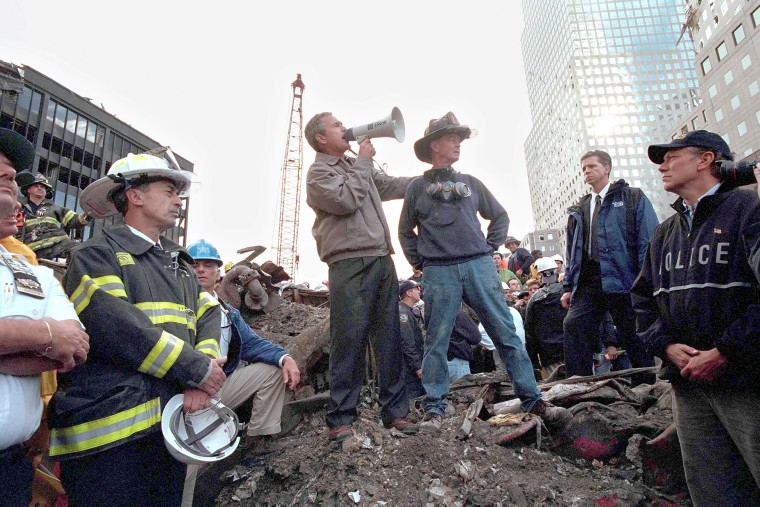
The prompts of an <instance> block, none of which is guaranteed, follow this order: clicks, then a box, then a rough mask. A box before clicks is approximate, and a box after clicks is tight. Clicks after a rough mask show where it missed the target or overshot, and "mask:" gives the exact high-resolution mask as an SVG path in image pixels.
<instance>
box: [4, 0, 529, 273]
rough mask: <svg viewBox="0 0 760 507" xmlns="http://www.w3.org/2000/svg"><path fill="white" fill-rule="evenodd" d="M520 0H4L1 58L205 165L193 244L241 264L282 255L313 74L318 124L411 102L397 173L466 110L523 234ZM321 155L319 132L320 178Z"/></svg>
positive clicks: (411, 170)
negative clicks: (289, 183) (283, 211)
mask: <svg viewBox="0 0 760 507" xmlns="http://www.w3.org/2000/svg"><path fill="white" fill-rule="evenodd" d="M519 3H520V2H518V1H508V2H469V3H464V2H453V1H449V0H436V1H428V0H420V1H414V2H410V1H398V0H386V1H383V2H343V1H332V2H313V1H311V2H309V1H290V2H262V3H259V2H255V3H254V2H236V3H232V2H199V1H182V2H178V1H177V2H175V1H152V2H147V1H144V0H132V1H130V2H103V1H74V0H72V1H68V2H60V1H40V0H23V1H22V0H0V9H1V10H2V12H3V16H4V18H5V19H6V21H7V22H6V23H4V26H3V29H2V30H0V59H1V60H5V61H9V62H12V63H16V64H25V65H29V66H31V67H34V68H35V69H36V70H38V71H40V72H42V73H43V74H46V75H47V76H49V77H51V78H52V79H54V80H56V81H58V82H59V83H61V84H62V85H64V86H66V87H68V88H70V89H71V90H73V91H74V92H75V93H77V94H79V95H82V96H85V97H90V98H92V101H93V103H95V104H100V103H103V105H104V106H105V108H106V110H107V111H109V112H110V113H112V114H115V115H116V116H117V117H118V118H120V119H121V120H123V121H125V122H126V123H129V124H130V125H132V126H134V127H135V128H137V129H138V130H140V131H142V132H144V133H145V134H147V135H148V136H150V137H152V138H153V139H155V140H157V141H158V142H160V143H162V144H165V145H170V146H171V147H172V149H173V150H174V151H175V152H177V153H179V154H180V155H182V156H183V157H185V158H187V159H188V160H190V161H192V162H193V163H194V164H195V170H196V172H197V173H198V174H199V176H200V178H201V179H202V180H203V188H202V190H201V192H200V193H198V194H196V195H195V196H193V198H192V200H191V205H190V224H189V228H188V240H189V241H194V240H197V239H200V238H204V239H206V240H208V241H210V242H211V243H213V244H215V245H216V246H217V247H218V248H219V249H220V251H221V253H222V256H223V258H224V259H225V261H227V260H232V261H237V260H240V259H241V258H242V257H243V256H242V255H238V254H236V253H235V252H236V250H238V249H240V248H243V247H247V246H253V245H263V246H266V247H267V248H268V249H269V250H268V251H267V252H265V253H264V254H262V255H261V256H259V257H258V258H257V259H256V261H258V262H263V261H265V260H267V259H270V258H273V256H274V253H273V252H272V247H273V245H274V244H275V242H276V230H275V227H276V225H277V205H278V200H279V182H280V178H281V170H282V161H283V156H284V152H285V141H286V134H287V128H288V121H289V114H290V103H291V87H290V83H291V82H292V81H293V80H294V79H295V77H296V74H297V73H301V74H302V79H303V81H304V83H305V85H306V89H305V91H304V96H303V111H304V125H305V124H306V122H307V121H308V119H309V118H311V116H313V115H314V114H316V113H318V112H321V111H331V112H333V113H334V114H335V115H336V116H337V117H338V118H339V119H341V120H342V121H343V123H344V124H346V125H347V126H352V125H357V124H362V123H369V122H370V121H374V120H376V119H379V118H382V117H384V116H386V115H387V114H388V113H389V112H390V110H391V108H392V107H393V106H397V107H398V108H399V109H400V110H401V112H402V113H403V116H404V119H405V123H406V129H407V135H406V141H405V142H404V143H397V142H396V141H395V140H393V139H377V140H375V141H374V145H375V148H376V149H377V156H376V159H377V160H378V161H379V162H380V163H385V164H387V166H388V172H389V173H390V174H392V175H394V176H412V175H418V174H421V173H422V172H423V171H424V170H425V169H427V168H429V166H428V165H425V164H423V163H421V162H419V161H418V160H417V159H416V157H415V156H414V150H413V144H414V141H416V140H417V139H419V138H420V137H422V134H423V132H424V130H425V127H426V126H427V123H428V121H429V120H430V119H432V118H438V117H440V116H443V115H444V114H445V113H446V112H447V111H453V112H454V113H455V114H456V115H457V117H458V118H459V121H460V122H461V123H463V124H467V125H469V126H470V127H473V128H475V129H477V130H478V132H479V135H478V136H477V137H476V138H474V139H472V140H468V141H466V142H465V143H464V144H463V145H462V156H461V159H460V161H459V162H458V163H457V164H455V168H456V169H457V170H459V171H461V172H466V173H470V174H472V175H474V176H476V177H478V178H479V179H481V180H482V181H484V182H485V183H486V185H487V186H488V187H489V188H490V190H491V191H492V192H493V193H494V194H495V196H496V197H497V199H498V200H499V201H500V202H501V203H502V204H503V205H504V207H505V208H506V209H507V211H508V212H509V215H510V218H511V225H510V234H512V235H514V236H517V237H522V236H523V235H525V234H526V233H528V232H530V231H531V230H532V229H533V217H532V213H531V210H530V197H529V194H528V184H527V176H526V174H525V161H524V152H523V142H524V141H525V138H526V136H527V134H528V132H529V130H530V126H531V120H530V113H529V109H528V103H527V92H526V90H525V80H524V77H523V65H522V55H521V51H520V36H521V34H522V13H521V7H520V5H519ZM11 19H12V22H10V21H11ZM313 160H314V152H313V151H312V150H311V149H310V148H309V147H308V144H307V143H306V142H305V141H304V168H303V176H304V178H305V175H306V171H307V169H308V167H309V165H310V164H311V163H312V162H313ZM302 190H303V192H302V196H303V198H304V202H303V203H302V206H301V216H300V224H301V227H300V232H299V246H298V250H299V253H300V265H299V269H298V273H297V276H296V281H308V282H310V283H311V284H312V287H313V286H314V285H316V284H318V283H319V282H321V281H322V280H325V279H326V278H327V266H326V265H325V264H323V263H322V262H321V261H319V258H318V257H317V253H316V246H315V242H314V239H313V237H312V235H311V226H312V223H313V221H314V214H313V212H312V211H311V209H310V208H309V207H308V206H307V205H306V204H305V188H304V187H303V186H302ZM400 210H401V201H391V202H388V203H386V204H385V213H386V216H387V218H388V222H389V224H390V225H391V228H392V233H393V234H392V235H393V238H394V248H395V250H396V255H395V256H394V259H395V262H396V267H397V271H398V274H399V276H400V277H408V276H409V275H411V267H410V266H409V265H408V264H407V262H406V260H405V258H404V257H403V253H402V252H401V249H400V247H399V246H398V239H397V237H396V227H397V224H398V216H399V212H400ZM270 254H271V256H270Z"/></svg>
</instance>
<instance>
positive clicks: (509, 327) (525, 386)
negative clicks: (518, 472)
mask: <svg viewBox="0 0 760 507" xmlns="http://www.w3.org/2000/svg"><path fill="white" fill-rule="evenodd" d="M422 293H423V294H424V297H425V321H426V324H427V339H426V343H425V355H424V357H423V359H422V385H423V386H424V388H425V392H426V393H427V396H425V399H424V401H423V403H422V406H423V408H424V410H425V412H426V413H428V412H432V413H436V414H438V415H441V416H443V415H444V414H445V411H446V396H447V395H448V394H449V377H448V361H447V360H446V353H447V351H448V349H449V338H450V337H451V330H452V329H453V328H454V320H455V319H456V316H457V312H458V311H459V307H460V306H461V304H462V300H464V302H465V303H467V304H468V305H469V306H470V307H471V308H472V309H473V310H475V313H476V314H477V316H478V318H479V319H480V322H481V323H482V324H483V327H484V328H485V330H486V333H488V336H490V337H491V339H492V340H493V343H494V345H495V346H496V350H498V351H499V356H500V357H501V359H502V361H504V364H505V366H506V367H507V372H508V373H509V375H510V377H511V378H512V385H513V386H514V389H515V394H517V396H518V397H519V398H520V400H521V401H522V403H521V407H522V409H523V410H524V411H526V412H527V411H529V410H530V409H531V408H532V407H533V405H534V404H535V403H536V401H538V400H539V399H540V398H541V391H539V389H538V387H537V386H536V379H535V377H534V376H533V366H532V364H531V362H530V358H529V357H528V352H527V351H526V350H525V346H524V345H523V344H522V341H520V338H519V337H518V336H517V334H516V333H515V325H514V322H512V314H511V313H510V312H509V307H507V300H506V298H505V297H504V292H503V291H502V288H501V280H499V275H498V274H497V273H496V270H495V269H494V268H493V260H492V259H491V256H490V255H484V256H483V257H478V258H476V259H472V260H469V261H466V262H461V263H459V264H452V265H449V266H425V268H424V270H423V273H422Z"/></svg>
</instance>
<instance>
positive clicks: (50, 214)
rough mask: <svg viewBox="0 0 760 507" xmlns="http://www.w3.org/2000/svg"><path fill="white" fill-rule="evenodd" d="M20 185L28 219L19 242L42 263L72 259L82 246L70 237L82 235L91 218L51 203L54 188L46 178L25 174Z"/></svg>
mask: <svg viewBox="0 0 760 507" xmlns="http://www.w3.org/2000/svg"><path fill="white" fill-rule="evenodd" d="M17 181H18V184H19V188H20V189H21V193H22V194H23V197H22V198H21V213H22V214H23V217H24V218H23V219H24V225H23V226H22V227H21V228H20V229H19V231H18V233H17V237H18V239H20V240H21V241H23V242H24V243H26V244H27V245H28V246H29V248H31V249H32V250H33V251H34V253H35V254H37V258H38V259H50V260H55V259H57V258H68V256H69V252H70V251H71V249H72V248H73V247H75V246H76V245H78V244H79V243H78V242H76V241H73V240H72V239H71V238H70V237H69V233H71V232H73V231H81V230H82V229H83V228H84V227H85V226H86V225H87V224H89V223H90V217H89V216H88V215H87V214H86V213H82V214H77V213H75V212H74V211H71V210H70V209H67V208H64V207H62V206H58V205H57V204H56V203H54V202H53V201H52V200H51V197H52V196H53V187H52V186H51V185H50V183H49V182H48V179H47V178H46V177H45V176H43V175H42V174H36V175H32V174H31V173H28V172H23V173H20V174H19V175H18V176H17Z"/></svg>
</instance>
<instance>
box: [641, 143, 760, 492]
mask: <svg viewBox="0 0 760 507" xmlns="http://www.w3.org/2000/svg"><path fill="white" fill-rule="evenodd" d="M649 158H650V160H651V161H652V162H654V163H655V164H658V165H659V171H660V174H662V180H663V186H664V188H665V190H667V191H668V192H673V193H675V194H678V196H679V199H678V200H677V201H676V202H675V203H674V204H673V208H674V209H675V210H676V212H677V213H676V214H675V215H673V216H671V217H670V218H668V219H667V220H665V221H664V222H663V223H661V224H660V225H659V226H658V227H657V229H656V230H655V233H654V236H653V237H652V240H651V242H650V243H649V247H648V250H647V253H646V257H645V259H644V263H643V266H642V269H641V272H640V273H639V276H638V278H637V279H636V282H635V283H634V285H633V289H632V291H631V292H632V294H633V296H634V297H633V300H634V301H633V302H634V309H635V310H636V326H637V329H638V331H639V335H640V336H641V337H642V338H643V340H644V343H645V344H646V345H647V347H648V348H649V350H650V351H652V352H654V355H656V356H659V357H660V358H662V360H663V364H662V370H661V373H660V374H661V376H663V377H665V378H667V379H668V380H670V381H671V383H672V385H673V392H674V393H675V397H674V407H673V414H674V418H675V423H676V428H677V430H678V439H679V441H680V446H681V453H682V455H683V465H684V470H685V472H686V483H687V485H688V487H689V494H690V495H691V500H692V502H693V503H694V505H760V487H759V486H758V482H759V481H760V450H759V448H758V441H759V440H760V419H758V417H757V414H756V412H755V411H756V410H757V406H758V405H759V404H760V391H758V379H760V364H759V363H758V355H759V353H758V350H759V349H758V344H759V343H760V307H759V305H758V294H759V293H760V286H759V285H758V279H757V277H756V273H757V271H755V272H753V269H756V268H757V267H758V262H760V261H759V260H758V259H760V200H759V199H758V195H757V194H756V190H755V189H748V188H741V187H738V185H741V183H739V182H737V181H735V179H734V177H733V175H725V176H724V175H722V174H721V171H720V169H721V166H722V163H725V162H728V161H732V160H733V155H732V153H731V151H730V150H729V148H728V145H727V144H726V142H725V141H724V140H723V138H722V137H721V136H719V135H718V134H714V133H712V132H707V131H704V130H697V131H693V132H688V133H687V134H685V135H684V136H682V137H679V138H677V139H674V140H673V141H672V142H670V143H667V144H660V145H652V146H650V147H649ZM729 163H730V162H729Z"/></svg>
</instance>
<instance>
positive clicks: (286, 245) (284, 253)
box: [277, 74, 306, 280]
mask: <svg viewBox="0 0 760 507" xmlns="http://www.w3.org/2000/svg"><path fill="white" fill-rule="evenodd" d="M290 86H291V87H292V88H293V97H292V100H291V105H290V124H289V125H288V136H287V138H286V140H285V157H284V160H283V163H282V181H281V182H280V206H279V220H278V227H277V264H278V265H279V266H282V268H283V269H284V270H285V272H286V273H288V274H289V275H290V278H291V279H293V280H294V279H295V277H296V271H297V270H298V217H299V214H300V211H301V168H302V167H303V127H302V125H303V109H302V108H301V100H302V98H303V91H304V88H306V86H305V85H304V84H303V81H301V74H298V75H297V76H296V80H295V81H293V82H292V83H291V85H290Z"/></svg>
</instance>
